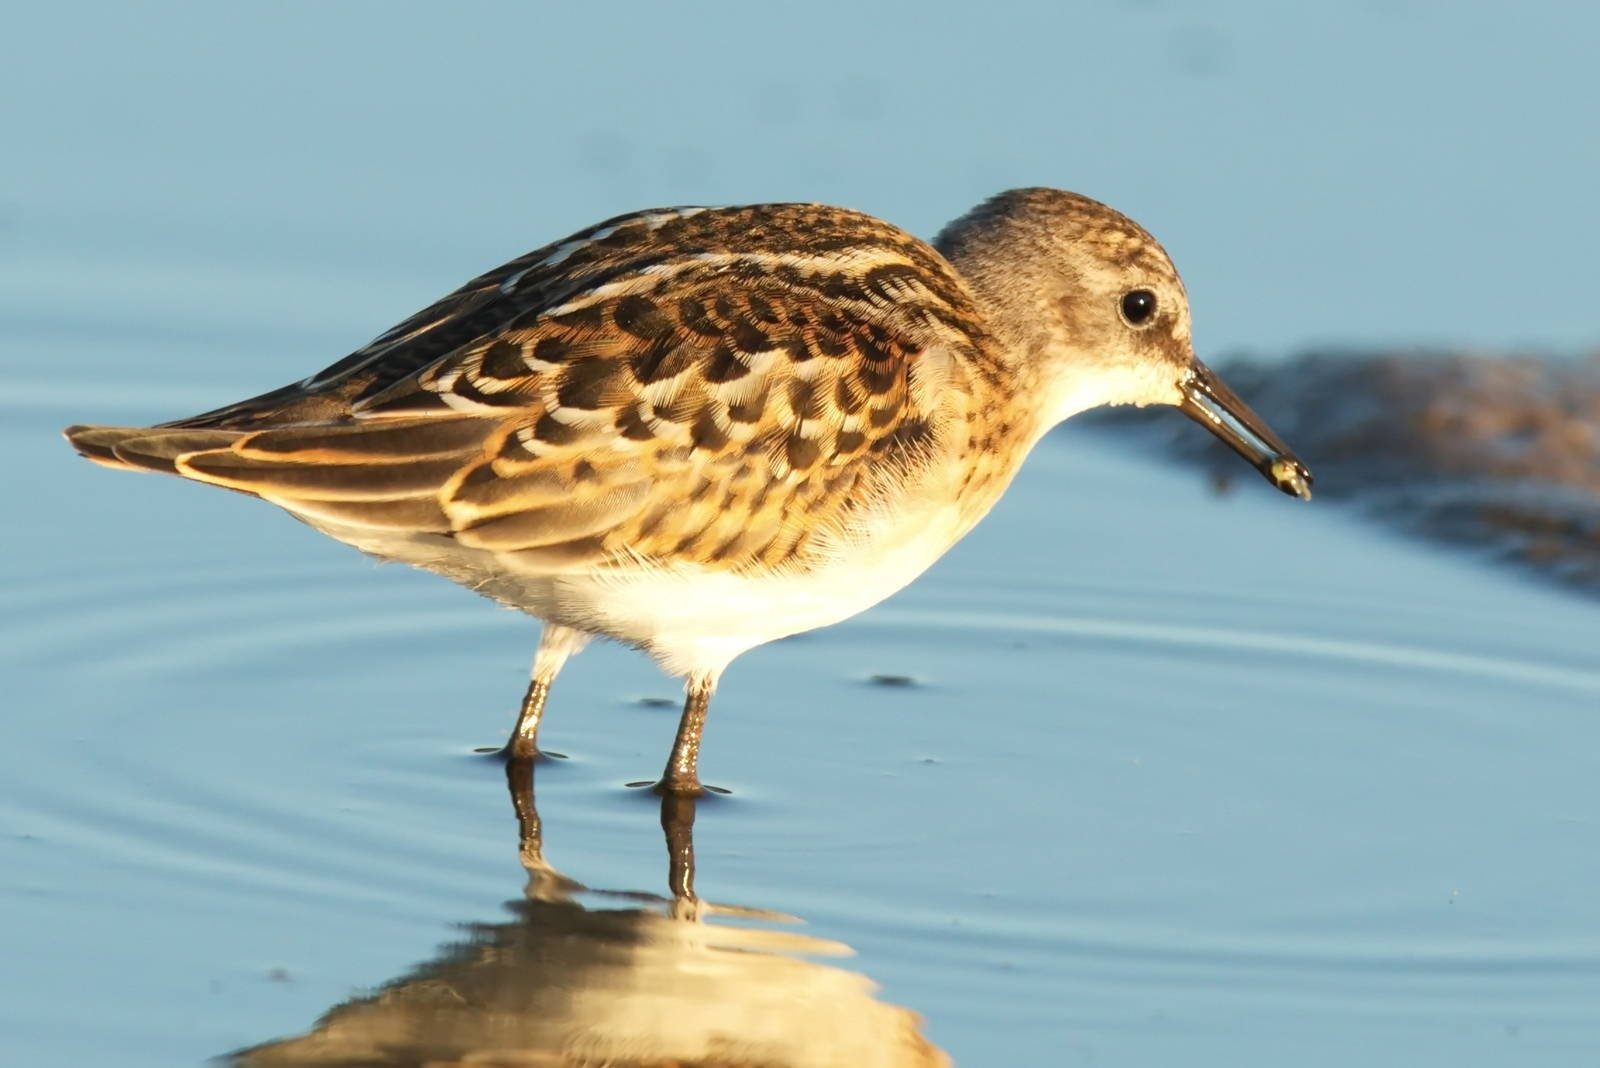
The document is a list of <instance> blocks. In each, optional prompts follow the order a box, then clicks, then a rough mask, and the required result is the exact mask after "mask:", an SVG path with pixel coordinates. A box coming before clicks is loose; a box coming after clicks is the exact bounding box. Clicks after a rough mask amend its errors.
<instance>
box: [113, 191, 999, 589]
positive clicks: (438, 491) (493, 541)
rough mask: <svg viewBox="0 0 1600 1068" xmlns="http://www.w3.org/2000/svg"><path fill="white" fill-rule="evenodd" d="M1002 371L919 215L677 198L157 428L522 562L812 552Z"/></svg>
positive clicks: (363, 508) (755, 558)
mask: <svg viewBox="0 0 1600 1068" xmlns="http://www.w3.org/2000/svg"><path fill="white" fill-rule="evenodd" d="M996 374H997V368H996V367H995V366H994V357H993V353H992V343H991V339H990V338H989V336H988V335H987V334H986V332H985V330H984V328H983V326H982V319H981V317H980V316H979V314H978V312H977V309H976V308H975V306H974V303H973V300H972V296H971V294H970V293H969V292H968V290H967V288H966V286H965V284H964V283H963V282H962V281H961V279H960V278H958V277H957V276H956V275H955V273H954V272H953V271H952V270H951V268H950V266H949V264H948V263H947V262H946V261H945V260H944V259H943V257H941V256H940V255H939V254H938V253H937V252H935V251H934V250H933V249H932V248H930V247H929V246H928V245H927V244H925V243H924V242H922V241H920V240H918V239H916V238H914V237H912V236H910V235H909V234H906V233H905V232H903V231H901V230H898V229H896V228H894V227H892V226H890V225H888V224H886V223H884V222H881V221H879V220H877V219H874V218H872V217H870V216H867V215H862V214H860V213H857V212H850V211H844V210H841V209H837V208H829V207H825V206H821V205H810V204H780V205H761V206H755V207H743V208H726V209H710V210H696V209H668V210H664V211H655V212H642V213H639V214H636V215H629V216H623V217H620V218H618V219H613V220H610V221H608V222H606V223H603V224H601V225H600V226H598V227H595V228H593V229H591V230H588V231H584V232H582V233H579V234H577V235H574V236H573V237H571V238H568V239H567V240H565V241H562V242H558V243H555V244H552V245H548V246H546V247H544V248H542V249H539V250H536V251H534V252H531V253H529V254H528V255H526V256H523V257H521V258H520V259H517V260H513V261H512V262H511V263H508V264H506V265H505V266H503V267H500V268H498V269H497V270H495V271H492V272H490V273H488V274H486V275H483V276H482V277H480V278H477V279H475V280H473V281H472V282H469V283H468V284H467V285H466V286H464V287H462V288H461V289H460V290H458V291H456V292H455V293H453V294H451V295H450V296H448V297H446V298H444V299H443V300H441V301H439V302H438V303H437V304H435V305H433V306H432V307H430V308H428V309H425V310H424V311H422V312H420V313H418V314H417V315H416V316H414V317H412V318H411V319H409V320H407V321H406V322H404V323H402V324H400V325H399V326H397V327H395V328H394V329H393V330H390V331H389V332H388V333H386V334H384V335H383V336H382V337H380V338H378V339H377V340H375V341H374V342H373V343H372V344H371V345H369V346H367V347H366V348H364V349H362V350H360V351H358V352H356V353H354V354H352V355H351V356H349V357H347V358H346V359H344V360H342V361H340V362H339V363H337V364H335V365H334V366H332V367H330V368H328V369H327V370H326V371H324V372H322V373H320V374H318V375H315V376H313V377H312V378H311V379H308V380H307V381H306V382H305V383H303V384H301V385H299V386H292V387H289V388H288V389H285V390H279V391H276V392H274V393H269V394H266V395H265V396H263V397H260V398H256V399H254V400H250V401H245V402H243V403H241V404H237V405H233V406H231V407H228V408H224V409H221V410H219V411H216V412H212V413H208V414H206V415H201V416H196V417H194V418H191V419H185V420H181V421H179V422H176V423H172V424H169V425H168V427H169V429H170V430H173V431H176V430H180V429H181V430H193V431H199V430H214V431H217V432H218V434H217V435H216V436H215V437H212V438H196V439H193V441H192V443H193V444H196V445H200V446H203V445H206V444H212V445H214V447H211V448H205V447H200V448H196V449H194V450H192V451H188V452H186V453H185V454H184V455H183V456H182V457H181V459H177V460H176V461H175V466H176V468H177V470H178V471H179V472H180V473H182V474H184V475H187V476H189V477H191V478H196V479H199V480H201V481H205V482H211V483H214V484H217V485H222V486H227V487H230V488H233V489H238V490H243V491H245V492H248V493H254V494H257V495H259V496H264V497H268V498H270V499H272V500H274V501H275V502H277V503H280V504H284V505H286V506H288V507H290V508H291V509H292V510H294V511H295V512H296V513H297V514H301V515H304V516H307V517H310V518H321V519H329V520H335V521H338V522H340V523H351V524H358V525H363V526H374V527H394V528H396V529H406V530H411V531H416V532H420V533H429V534H438V535H446V536H449V537H452V538H454V539H456V540H458V541H459V542H460V543H461V544H463V545H466V546H469V547H473V548H480V549H486V550H491V551H494V552H496V553H514V554H517V557H516V559H515V561H514V562H515V563H516V564H517V565H518V566H522V567H539V566H541V565H542V564H545V563H548V564H549V565H550V566H555V567H570V566H573V565H574V564H576V563H579V562H583V563H589V564H593V565H596V566H630V565H631V564H632V563H634V562H635V561H636V560H638V559H639V558H644V559H648V560H650V561H654V562H657V563H672V562H683V561H688V562H693V563H695V564H700V565H704V566H710V567H719V568H741V567H752V566H758V567H778V566H783V565H785V564H790V563H793V564H798V565H800V566H803V564H804V561H805V558H806V550H807V548H808V546H809V545H810V544H811V543H812V542H814V541H815V540H816V538H817V537H818V536H819V535H820V534H822V533H823V532H826V531H829V530H833V529H836V528H838V527H840V526H841V525H845V524H847V523H848V514H849V512H850V511H851V509H852V508H853V507H854V506H855V505H857V504H860V503H863V502H867V501H870V500H873V499H875V496H876V495H877V494H878V492H879V490H878V488H877V487H876V486H875V485H874V479H875V472H886V473H891V474H898V475H903V474H904V472H905V469H906V468H908V467H910V466H914V465H915V464H917V463H919V462H921V461H922V459H923V456H924V454H925V453H926V452H927V451H928V450H929V449H930V448H932V447H933V444H932V443H933V442H934V440H935V439H936V438H937V437H938V435H939V434H940V432H941V428H942V426H944V425H945V424H948V423H950V422H951V421H952V420H953V419H958V418H959V417H960V415H961V411H960V409H963V408H964V406H963V405H960V404H952V403H951V402H952V398H953V396H954V395H956V394H960V395H962V396H972V395H975V394H976V392H977V391H978V390H980V389H981V388H982V384H983V383H984V382H985V381H987V380H990V379H992V378H993V377H994V376H995V375H996ZM117 448H120V449H122V450H123V452H124V453H129V452H136V451H137V447H136V446H130V444H129V443H127V442H125V441H119V442H118V443H117ZM110 452H111V454H112V455H113V456H115V455H116V449H115V448H113V449H112V450H110ZM798 516H805V517H806V518H807V522H806V523H805V524H803V525H802V524H800V523H797V522H795V518H796V517H798Z"/></svg>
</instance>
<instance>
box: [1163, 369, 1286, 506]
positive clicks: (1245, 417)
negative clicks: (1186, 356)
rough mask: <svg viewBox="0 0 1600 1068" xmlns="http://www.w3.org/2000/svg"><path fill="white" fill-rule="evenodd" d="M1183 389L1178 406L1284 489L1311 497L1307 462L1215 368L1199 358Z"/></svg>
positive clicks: (1269, 479) (1183, 384)
mask: <svg viewBox="0 0 1600 1068" xmlns="http://www.w3.org/2000/svg"><path fill="white" fill-rule="evenodd" d="M1179 388H1180V389H1182V391H1183V399H1182V400H1181V401H1179V402H1178V408H1179V409H1180V410H1181V411H1182V412H1183V414H1184V415H1187V416H1188V417H1189V418H1190V419H1193V420H1194V421H1195V422H1197V423H1199V424H1200V425H1201V426H1203V427H1205V428H1206V429H1207V430H1209V431H1211V432H1212V433H1213V434H1215V435H1216V436H1217V437H1219V438H1221V439H1222V440H1223V442H1224V443H1225V444H1226V445H1227V446H1228V448H1230V449H1232V450H1233V451H1234V452H1236V453H1238V454H1239V455H1240V456H1243V457H1244V458H1245V459H1246V460H1248V461H1249V463H1250V466H1251V467H1253V468H1255V469H1256V470H1257V471H1260V472H1261V474H1262V475H1264V476H1265V477H1266V480H1267V481H1268V482H1270V483H1272V484H1273V485H1274V486H1277V487H1278V488H1279V489H1280V490H1282V491H1283V492H1285V493H1287V494H1290V495H1291V496H1295V497H1299V498H1300V499H1301V500H1303V501H1309V500H1310V499H1311V472H1310V471H1309V470H1307V469H1306V465H1305V464H1303V463H1301V462H1300V458H1299V457H1297V456H1296V455H1295V454H1294V453H1292V452H1290V451H1289V447H1288V446H1287V445H1285V444H1284V443H1283V442H1282V441H1280V440H1279V439H1278V435H1276V434H1274V433H1273V432H1272V428H1271V427H1269V426H1267V424H1266V423H1265V422H1264V421H1263V420H1262V418H1261V417H1260V416H1259V415H1257V414H1256V413H1255V412H1253V411H1251V410H1250V406H1249V405H1248V404H1246V403H1245V402H1244V401H1242V400H1240V399H1239V396H1238V394H1236V393H1234V391H1233V390H1231V389H1229V388H1228V387H1227V386H1226V385H1224V384H1223V382H1222V379H1220V378H1218V377H1217V373H1216V372H1215V371H1213V370H1212V369H1211V368H1209V367H1207V366H1206V365H1205V364H1203V363H1201V362H1200V361H1199V360H1196V361H1194V370H1193V371H1192V372H1191V374H1190V375H1189V378H1188V379H1187V380H1186V381H1185V382H1183V383H1182V385H1181V386H1180V387H1179Z"/></svg>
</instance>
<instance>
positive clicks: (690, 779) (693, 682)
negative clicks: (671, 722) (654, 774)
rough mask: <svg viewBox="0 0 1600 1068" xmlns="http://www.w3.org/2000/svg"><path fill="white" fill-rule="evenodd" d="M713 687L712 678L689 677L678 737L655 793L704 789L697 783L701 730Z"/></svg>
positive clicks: (690, 793) (688, 792)
mask: <svg viewBox="0 0 1600 1068" xmlns="http://www.w3.org/2000/svg"><path fill="white" fill-rule="evenodd" d="M716 688H717V684H716V682H715V681H714V680H713V679H710V678H692V677H691V678H690V679H689V697H688V699H687V700H686V701H684V703H683V718H682V719H680V720H679V721H678V737H677V740H676V741H674V742H673V743H672V756H671V757H669V758H668V759H667V768H666V770H665V771H664V772H662V774H661V781H660V782H658V783H656V793H658V794H677V795H678V796H680V797H699V796H700V795H701V794H704V793H705V792H706V791H705V787H703V786H701V785H700V734H701V732H703V731H704V730H705V728H706V709H708V708H710V707H711V693H712V691H713V690H715V689H716Z"/></svg>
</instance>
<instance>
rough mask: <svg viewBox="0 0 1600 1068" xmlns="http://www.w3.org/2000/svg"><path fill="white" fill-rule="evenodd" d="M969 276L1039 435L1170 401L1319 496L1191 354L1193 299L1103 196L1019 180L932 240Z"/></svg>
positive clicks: (1302, 493) (1299, 493)
mask: <svg viewBox="0 0 1600 1068" xmlns="http://www.w3.org/2000/svg"><path fill="white" fill-rule="evenodd" d="M935 244H936V246H937V247H938V249H939V251H940V252H941V253H943V254H944V255H945V257H946V258H948V259H949V260H950V261H951V263H953V264H954V265H955V267H956V269H957V270H958V271H959V272H960V273H961V274H962V276H963V277H964V278H965V279H966V280H967V282H968V284H969V285H970V286H971V287H972V289H973V292H974V294H975V295H976V296H977V298H978V301H979V304H980V306H981V307H982V309H983V311H984V313H985V314H986V315H987V317H988V320H989V325H990V327H991V329H992V330H993V331H994V333H995V335H996V336H997V338H998V340H999V341H1000V343H1001V347H1002V348H1003V350H1004V351H1005V352H1006V353H1007V357H1006V358H1008V359H1010V360H1012V361H1013V362H1014V364H1015V366H1014V367H1013V368H1012V369H1011V370H1012V372H1013V374H1014V378H1015V381H1016V383H1017V388H1018V389H1019V390H1024V391H1027V394H1028V396H1029V399H1031V400H1032V401H1033V405H1032V407H1033V409H1034V410H1035V412H1036V413H1037V418H1038V423H1039V426H1038V431H1039V433H1041V434H1042V433H1043V432H1044V431H1045V430H1048V429H1049V428H1050V427H1052V426H1054V425H1055V424H1057V423H1059V422H1060V421H1061V420H1063V419H1066V418H1067V417H1068V416H1071V415H1075V414H1077V413H1078V412H1081V411H1085V410H1087V409H1089V408H1095V407H1099V406H1101V405H1107V404H1137V405H1141V406H1142V405H1147V404H1168V405H1172V406H1174V407H1176V408H1178V409H1179V410H1181V411H1182V412H1183V413H1184V414H1185V415H1187V416H1189V417H1190V418H1191V419H1194V420H1195V421H1196V422H1198V423H1200V424H1201V425H1202V426H1204V427H1205V428H1206V429H1207V430H1209V431H1211V432H1212V433H1213V434H1215V435H1216V436H1217V437H1219V438H1221V439H1222V441H1223V442H1224V443H1226V444H1227V445H1228V447H1229V448H1231V449H1233V451H1235V452H1237V453H1238V454H1239V455H1240V456H1242V457H1244V459H1245V460H1247V461H1248V462H1249V463H1250V465H1251V466H1252V467H1254V468H1255V469H1256V470H1257V471H1260V472H1261V473H1262V475H1264V476H1265V477H1266V479H1267V480H1268V481H1269V482H1271V483H1272V484H1273V485H1274V486H1277V487H1278V489H1280V490H1282V491H1283V492H1285V493H1288V494H1291V495H1293V496H1296V497H1300V498H1303V499H1309V498H1310V496H1311V472H1310V471H1308V470H1307V469H1306V466H1305V465H1304V464H1303V463H1301V462H1300V460H1299V459H1298V458H1297V457H1296V456H1295V455H1294V454H1293V453H1292V452H1290V451H1289V448H1288V446H1286V445H1284V443H1283V442H1282V441H1281V440H1279V438H1278V436H1277V435H1276V434H1274V433H1273V432H1272V429H1271V428H1270V427H1268V426H1267V424H1266V423H1265V422H1264V421H1263V420H1262V418H1261V417H1260V416H1258V415H1257V414H1256V413H1255V412H1254V411H1252V410H1251V409H1250V407H1249V405H1247V404H1245V403H1244V401H1242V400H1240V399H1239V397H1238V396H1237V395H1236V394H1234V392H1233V391H1232V390H1230V389H1229V388H1228V387H1227V386H1226V385H1225V384H1224V383H1223V382H1222V380H1221V379H1220V378H1218V377H1217V375H1216V373H1215V372H1214V371H1212V370H1211V369H1210V368H1209V367H1207V366H1206V365H1205V364H1204V363H1202V362H1200V360H1199V359H1197V358H1196V357H1195V353H1194V344H1193V341H1192V340H1191V335H1190V327H1189V298H1188V294H1187V293H1186V292H1185V291H1184V288H1183V281H1182V280H1181V279H1180V278H1179V277H1178V272H1177V269H1176V268H1174V267H1173V265H1172V260H1171V259H1170V258H1169V257H1168V256H1167V253H1166V250H1164V249H1163V248H1162V247H1161V246H1160V244H1158V243H1157V242H1156V240H1155V238H1153V237H1151V236H1150V235H1149V234H1148V233H1147V232H1145V230H1144V229H1143V228H1142V227H1140V226H1139V225H1138V224H1137V223H1135V222H1134V221H1133V220H1131V219H1129V218H1128V217H1127V216H1125V215H1122V214H1121V213H1120V212H1117V211H1114V210H1112V209H1111V208H1108V207H1106V206H1105V205H1104V204H1101V203H1099V202H1098V201H1094V200H1090V199H1089V198H1088V197H1083V196H1079V195H1078V194H1076V193H1068V192H1064V191H1062V190H1057V189H1013V190H1011V191H1009V192H1006V193H1001V194H1000V195H999V196H997V197H993V198H991V199H990V200H987V201H985V202H984V203H982V204H980V205H979V206H978V207H976V208H974V209H973V210H972V211H970V212H968V213H967V214H966V215H964V216H962V217H961V218H960V219H957V220H956V221H955V222H953V223H951V224H950V225H949V226H947V227H946V228H945V230H944V232H943V233H941V234H940V235H939V237H938V239H937V240H936V242H935Z"/></svg>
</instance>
